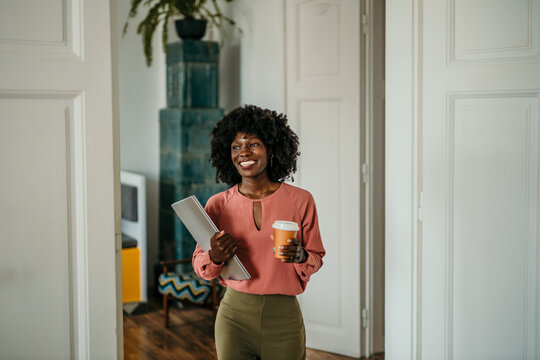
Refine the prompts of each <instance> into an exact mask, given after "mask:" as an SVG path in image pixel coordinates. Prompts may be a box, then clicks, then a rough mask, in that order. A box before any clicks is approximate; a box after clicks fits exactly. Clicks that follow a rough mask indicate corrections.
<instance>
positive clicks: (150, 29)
mask: <svg viewBox="0 0 540 360" xmlns="http://www.w3.org/2000/svg"><path fill="white" fill-rule="evenodd" d="M225 1H226V2H231V1H233V0H225ZM217 2H218V0H210V1H209V0H131V7H130V10H129V14H128V19H127V20H126V23H125V24H124V34H126V32H127V28H128V21H129V19H130V18H134V17H135V16H137V12H138V10H139V8H140V7H145V8H147V9H148V13H147V14H146V17H145V18H144V19H143V20H142V21H141V22H140V23H139V25H138V26H137V34H140V35H141V36H142V41H143V46H144V56H145V58H146V65H148V66H150V65H151V64H152V36H153V35H154V32H155V31H156V28H157V27H158V25H159V24H160V23H162V28H163V33H162V43H163V51H164V52H167V39H168V36H169V33H168V30H167V26H168V25H169V21H170V20H174V19H181V18H186V19H202V20H206V21H208V24H209V25H210V27H212V26H215V27H216V28H218V29H219V30H220V31H221V30H223V25H224V23H229V24H231V25H232V26H236V22H235V21H234V20H233V19H231V18H229V17H227V16H225V15H223V13H222V12H221V9H220V7H219V5H218V3H217ZM210 4H211V5H212V6H211V7H212V8H210V7H209V5H210ZM239 30H240V31H241V29H239Z"/></svg>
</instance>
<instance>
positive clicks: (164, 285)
mask: <svg viewBox="0 0 540 360" xmlns="http://www.w3.org/2000/svg"><path fill="white" fill-rule="evenodd" d="M158 291H159V292H160V293H161V294H163V295H171V296H174V297H176V298H178V299H180V300H187V301H190V302H192V303H195V304H200V305H202V304H204V303H210V302H212V282H211V281H208V280H204V279H201V278H199V277H197V275H195V274H193V273H188V274H177V273H167V274H161V275H159V285H158ZM217 293H218V298H221V296H223V294H224V288H223V286H221V285H220V284H219V283H218V284H217Z"/></svg>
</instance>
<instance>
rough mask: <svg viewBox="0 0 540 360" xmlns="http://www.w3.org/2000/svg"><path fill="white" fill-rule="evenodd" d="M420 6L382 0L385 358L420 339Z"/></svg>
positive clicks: (416, 0)
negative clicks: (383, 40) (384, 177)
mask: <svg viewBox="0 0 540 360" xmlns="http://www.w3.org/2000/svg"><path fill="white" fill-rule="evenodd" d="M421 2H422V0H387V6H386V202H385V205H386V206H385V207H386V216H385V217H386V225H385V233H386V251H385V252H386V255H385V264H386V265H385V284H386V285H385V289H386V292H385V317H386V320H385V353H386V354H385V355H386V357H387V358H389V359H397V358H399V359H416V358H417V356H418V349H419V346H420V339H421V336H420V331H421V329H420V322H419V321H418V316H419V312H418V307H419V306H420V305H421V304H420V303H419V301H418V300H419V296H418V295H419V292H420V290H421V288H420V283H419V269H418V256H419V251H420V246H419V245H420V242H421V237H420V235H421V234H419V226H418V220H417V219H418V215H419V214H418V213H419V210H418V209H419V208H418V205H419V195H418V194H419V193H420V190H421V183H420V177H419V176H418V175H419V172H420V171H421V164H420V163H419V161H418V160H419V144H420V141H419V131H418V130H419V124H420V123H421V121H422V117H421V115H422V114H421V111H420V109H421V106H420V105H421V101H422V98H421V89H420V84H421V79H422V77H421V76H422V74H421V72H420V69H421V56H420V55H421V51H422V44H421V42H420V40H421V38H420V36H419V29H421V23H420V20H421V17H420V13H419V4H420V3H421ZM404 110H405V111H404Z"/></svg>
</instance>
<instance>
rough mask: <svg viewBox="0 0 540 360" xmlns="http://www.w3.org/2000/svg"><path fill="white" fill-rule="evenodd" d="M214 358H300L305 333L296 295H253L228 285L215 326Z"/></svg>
mask: <svg viewBox="0 0 540 360" xmlns="http://www.w3.org/2000/svg"><path fill="white" fill-rule="evenodd" d="M215 338H216V350H217V355H218V360H255V359H260V360H303V359H305V358H306V332H305V329H304V320H303V318H302V311H301V310H300V306H299V305H298V301H297V300H296V296H286V295H254V294H246V293H242V292H239V291H236V290H233V289H231V288H227V292H226V293H225V296H224V297H223V300H221V303H220V305H219V310H218V313H217V317H216V326H215Z"/></svg>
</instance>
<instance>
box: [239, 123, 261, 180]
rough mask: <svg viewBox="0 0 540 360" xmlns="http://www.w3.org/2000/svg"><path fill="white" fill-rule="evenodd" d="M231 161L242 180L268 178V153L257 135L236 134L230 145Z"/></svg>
mask: <svg viewBox="0 0 540 360" xmlns="http://www.w3.org/2000/svg"><path fill="white" fill-rule="evenodd" d="M231 160H232V162H233V165H234V166H235V167H236V170H237V171H238V174H240V176H242V178H261V177H266V178H267V177H268V173H267V169H266V166H267V164H268V152H267V149H266V147H265V146H264V144H263V142H262V141H261V140H260V139H259V138H258V137H257V135H252V134H246V133H243V132H239V133H237V134H236V137H235V138H234V140H233V141H232V143H231Z"/></svg>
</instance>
